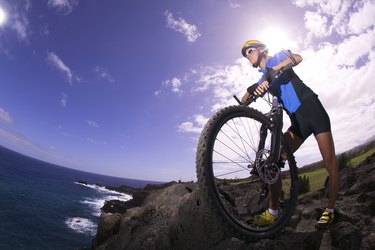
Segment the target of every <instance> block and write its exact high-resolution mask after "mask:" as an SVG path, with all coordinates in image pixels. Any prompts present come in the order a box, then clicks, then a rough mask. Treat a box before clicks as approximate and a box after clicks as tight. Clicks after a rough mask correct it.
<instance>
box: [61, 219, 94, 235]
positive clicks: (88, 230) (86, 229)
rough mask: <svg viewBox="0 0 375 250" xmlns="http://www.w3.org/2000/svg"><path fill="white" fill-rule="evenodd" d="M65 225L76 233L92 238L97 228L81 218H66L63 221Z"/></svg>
mask: <svg viewBox="0 0 375 250" xmlns="http://www.w3.org/2000/svg"><path fill="white" fill-rule="evenodd" d="M65 225H67V226H68V227H69V228H71V229H73V230H74V231H75V232H77V233H81V234H86V235H88V236H94V235H95V234H96V229H97V227H98V226H97V225H96V224H95V223H94V222H93V221H91V220H89V219H86V218H81V217H73V218H68V219H66V221H65Z"/></svg>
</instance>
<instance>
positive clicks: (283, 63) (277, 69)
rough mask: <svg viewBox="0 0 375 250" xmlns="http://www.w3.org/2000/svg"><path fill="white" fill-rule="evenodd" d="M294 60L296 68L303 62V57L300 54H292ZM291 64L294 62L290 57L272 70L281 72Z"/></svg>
mask: <svg viewBox="0 0 375 250" xmlns="http://www.w3.org/2000/svg"><path fill="white" fill-rule="evenodd" d="M290 55H291V56H292V57H293V58H294V60H295V64H294V65H293V67H294V66H296V65H298V64H299V63H300V62H302V60H303V59H302V56H301V55H299V54H290ZM289 64H293V62H292V59H290V58H289V57H288V56H287V57H286V59H285V60H284V61H282V62H281V63H279V64H277V65H276V66H274V67H272V69H274V70H275V71H279V70H280V69H281V68H283V67H286V66H288V65H289Z"/></svg>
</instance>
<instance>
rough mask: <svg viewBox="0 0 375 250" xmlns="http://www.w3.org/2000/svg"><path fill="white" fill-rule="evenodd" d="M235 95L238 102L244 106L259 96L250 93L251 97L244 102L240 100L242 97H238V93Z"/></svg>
mask: <svg viewBox="0 0 375 250" xmlns="http://www.w3.org/2000/svg"><path fill="white" fill-rule="evenodd" d="M233 97H234V99H236V101H237V102H238V104H239V105H242V106H249V105H250V104H251V103H253V102H255V100H256V99H257V98H258V96H256V95H254V94H250V97H249V99H247V101H246V102H244V103H242V102H241V101H240V99H238V97H237V96H236V95H234V96H233Z"/></svg>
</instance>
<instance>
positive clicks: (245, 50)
mask: <svg viewBox="0 0 375 250" xmlns="http://www.w3.org/2000/svg"><path fill="white" fill-rule="evenodd" d="M266 47H267V46H266V45H265V44H264V43H262V42H261V41H259V40H249V41H247V42H246V43H244V44H243V45H242V50H241V52H242V55H243V56H244V57H246V56H247V55H248V54H249V51H250V49H257V48H266Z"/></svg>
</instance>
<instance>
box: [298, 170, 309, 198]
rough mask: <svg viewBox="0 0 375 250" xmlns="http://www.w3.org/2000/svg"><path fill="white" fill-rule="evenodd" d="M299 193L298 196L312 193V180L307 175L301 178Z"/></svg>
mask: <svg viewBox="0 0 375 250" xmlns="http://www.w3.org/2000/svg"><path fill="white" fill-rule="evenodd" d="M298 179H299V192H298V194H305V193H308V192H310V178H309V177H308V176H307V175H303V176H299V177H298Z"/></svg>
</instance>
